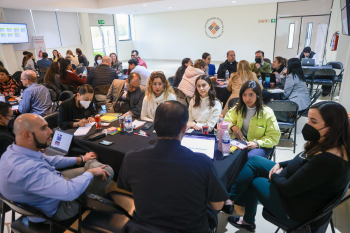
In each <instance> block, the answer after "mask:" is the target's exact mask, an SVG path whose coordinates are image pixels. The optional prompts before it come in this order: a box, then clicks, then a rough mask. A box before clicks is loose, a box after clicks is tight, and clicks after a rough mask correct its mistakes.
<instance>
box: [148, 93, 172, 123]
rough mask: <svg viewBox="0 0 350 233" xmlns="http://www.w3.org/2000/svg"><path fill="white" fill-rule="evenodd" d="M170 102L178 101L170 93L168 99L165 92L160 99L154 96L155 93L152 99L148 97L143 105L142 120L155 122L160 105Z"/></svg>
mask: <svg viewBox="0 0 350 233" xmlns="http://www.w3.org/2000/svg"><path fill="white" fill-rule="evenodd" d="M168 100H176V96H175V95H174V94H172V93H169V94H168V98H166V99H165V98H164V92H163V93H162V94H161V95H160V96H159V97H158V98H157V97H156V96H155V95H154V93H153V94H152V97H151V99H148V97H147V96H145V98H143V103H142V110H141V120H143V121H153V120H154V117H155V115H156V109H157V107H158V105H159V104H161V103H163V102H165V101H168Z"/></svg>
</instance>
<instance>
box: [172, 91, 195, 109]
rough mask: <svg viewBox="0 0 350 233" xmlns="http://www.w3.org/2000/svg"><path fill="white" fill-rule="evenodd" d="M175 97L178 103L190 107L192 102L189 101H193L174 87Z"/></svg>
mask: <svg viewBox="0 0 350 233" xmlns="http://www.w3.org/2000/svg"><path fill="white" fill-rule="evenodd" d="M173 89H174V92H175V95H176V97H177V101H179V102H180V103H182V104H183V105H185V106H186V107H188V106H189V105H190V101H189V100H188V99H192V98H191V97H189V96H186V95H185V94H184V93H183V92H182V91H181V90H180V89H179V88H177V87H173Z"/></svg>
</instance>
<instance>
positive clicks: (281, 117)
mask: <svg viewBox="0 0 350 233" xmlns="http://www.w3.org/2000/svg"><path fill="white" fill-rule="evenodd" d="M267 106H269V107H270V108H271V109H272V110H273V111H274V113H275V115H276V118H277V122H278V126H279V127H280V129H281V128H282V129H288V131H289V136H288V139H280V140H288V141H293V140H292V139H290V135H291V134H292V131H293V129H294V141H293V143H294V149H293V153H295V144H296V136H297V133H296V129H297V121H298V118H297V117H298V110H299V106H298V104H297V103H295V102H293V101H287V100H275V101H271V102H269V103H268V104H267ZM283 133H284V132H283Z"/></svg>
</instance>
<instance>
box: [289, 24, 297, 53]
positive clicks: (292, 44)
mask: <svg viewBox="0 0 350 233" xmlns="http://www.w3.org/2000/svg"><path fill="white" fill-rule="evenodd" d="M292 25H293V37H292V43H290V39H291V37H290V36H291V33H290V32H291V26H292ZM294 34H295V23H290V24H289V35H288V44H287V49H293V47H294ZM290 44H291V46H292V47H289V45H290Z"/></svg>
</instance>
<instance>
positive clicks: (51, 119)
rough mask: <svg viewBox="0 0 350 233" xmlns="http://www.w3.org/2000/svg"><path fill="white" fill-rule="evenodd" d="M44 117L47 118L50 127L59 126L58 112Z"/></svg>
mask: <svg viewBox="0 0 350 233" xmlns="http://www.w3.org/2000/svg"><path fill="white" fill-rule="evenodd" d="M44 119H45V120H46V122H47V124H48V125H49V128H50V129H54V128H57V127H58V112H54V113H52V114H50V115H47V116H44Z"/></svg>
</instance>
